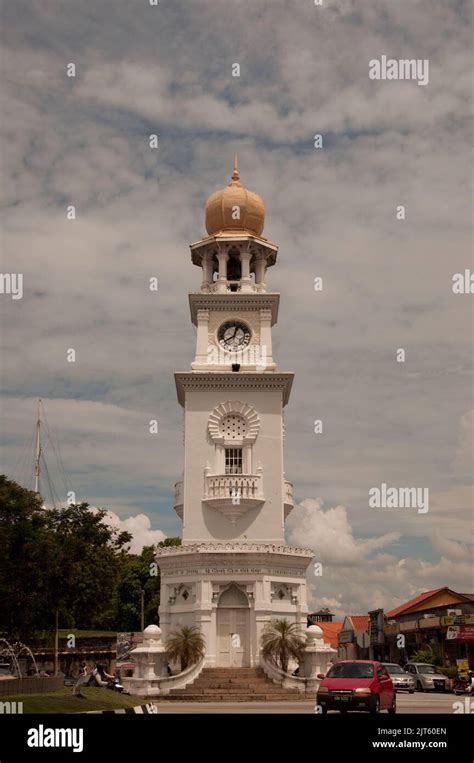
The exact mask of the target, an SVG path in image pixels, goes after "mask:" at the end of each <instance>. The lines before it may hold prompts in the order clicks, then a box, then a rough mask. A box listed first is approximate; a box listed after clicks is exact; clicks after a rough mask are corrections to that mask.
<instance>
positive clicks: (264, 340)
mask: <svg viewBox="0 0 474 763" xmlns="http://www.w3.org/2000/svg"><path fill="white" fill-rule="evenodd" d="M260 347H261V354H262V357H264V358H265V362H266V365H267V366H268V365H271V364H273V353H272V312H271V310H260Z"/></svg>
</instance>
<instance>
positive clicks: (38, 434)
mask: <svg viewBox="0 0 474 763" xmlns="http://www.w3.org/2000/svg"><path fill="white" fill-rule="evenodd" d="M40 458H41V398H38V418H37V420H36V457H35V493H39V486H40ZM30 474H31V472H30Z"/></svg>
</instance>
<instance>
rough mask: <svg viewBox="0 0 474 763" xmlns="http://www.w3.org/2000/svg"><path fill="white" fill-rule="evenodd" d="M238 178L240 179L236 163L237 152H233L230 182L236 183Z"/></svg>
mask: <svg viewBox="0 0 474 763" xmlns="http://www.w3.org/2000/svg"><path fill="white" fill-rule="evenodd" d="M239 180H240V175H239V164H238V161H237V154H234V171H233V173H232V182H233V183H238V182H239Z"/></svg>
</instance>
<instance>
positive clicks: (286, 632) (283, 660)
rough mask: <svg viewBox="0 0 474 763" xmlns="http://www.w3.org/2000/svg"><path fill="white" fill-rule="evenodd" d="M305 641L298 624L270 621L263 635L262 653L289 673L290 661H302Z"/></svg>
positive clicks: (286, 621) (285, 621)
mask: <svg viewBox="0 0 474 763" xmlns="http://www.w3.org/2000/svg"><path fill="white" fill-rule="evenodd" d="M304 646H305V640H304V637H303V635H302V633H301V632H300V630H299V628H298V626H297V625H296V623H290V622H289V621H288V620H286V619H282V620H276V619H275V620H270V622H269V623H267V625H266V626H265V628H264V629H263V633H262V652H263V654H264V656H265V657H266V658H270V659H272V660H273V661H274V662H276V663H277V664H279V665H280V667H281V669H282V670H283V671H284V672H285V673H287V672H288V664H289V661H290V659H295V660H298V662H299V661H300V660H301V659H302V656H303V651H304Z"/></svg>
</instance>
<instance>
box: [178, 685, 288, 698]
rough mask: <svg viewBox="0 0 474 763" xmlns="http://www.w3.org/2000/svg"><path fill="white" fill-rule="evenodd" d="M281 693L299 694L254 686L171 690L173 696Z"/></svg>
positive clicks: (273, 687)
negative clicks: (247, 687) (187, 694)
mask: <svg viewBox="0 0 474 763" xmlns="http://www.w3.org/2000/svg"><path fill="white" fill-rule="evenodd" d="M282 691H286V692H287V693H288V694H295V693H297V694H299V692H297V691H296V689H282V688H281V686H276V685H274V686H271V685H269V686H256V687H252V688H251V689H227V688H226V687H224V688H223V687H222V686H221V687H220V688H211V689H208V688H206V689H203V688H201V687H199V686H198V687H196V686H187V687H185V688H184V689H173V694H176V695H178V694H179V695H180V696H182V695H183V694H185V693H186V692H188V693H189V694H209V695H213V694H225V693H226V692H227V693H228V694H281V692H282Z"/></svg>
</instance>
